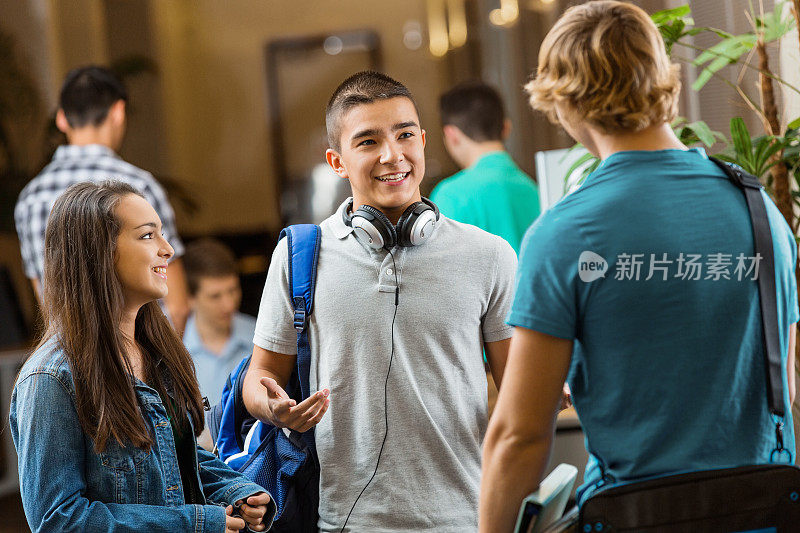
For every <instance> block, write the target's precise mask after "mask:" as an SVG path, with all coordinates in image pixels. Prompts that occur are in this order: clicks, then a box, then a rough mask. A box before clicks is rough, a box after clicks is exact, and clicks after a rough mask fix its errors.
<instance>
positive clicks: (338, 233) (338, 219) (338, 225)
mask: <svg viewBox="0 0 800 533" xmlns="http://www.w3.org/2000/svg"><path fill="white" fill-rule="evenodd" d="M352 201H353V197H352V196H351V197H350V198H348V199H347V200H345V201H344V202H342V205H340V206H339V208H338V209H337V210H336V213H335V214H334V215H333V220H332V221H331V230H332V231H333V235H334V237H336V238H337V239H344V238H345V237H347V236H348V235H350V233H352V232H353V228H351V227H350V226H348V225H347V224H345V223H344V217H343V216H342V215H343V214H344V210H345V209H347V206H348V205H349V204H350V202H352Z"/></svg>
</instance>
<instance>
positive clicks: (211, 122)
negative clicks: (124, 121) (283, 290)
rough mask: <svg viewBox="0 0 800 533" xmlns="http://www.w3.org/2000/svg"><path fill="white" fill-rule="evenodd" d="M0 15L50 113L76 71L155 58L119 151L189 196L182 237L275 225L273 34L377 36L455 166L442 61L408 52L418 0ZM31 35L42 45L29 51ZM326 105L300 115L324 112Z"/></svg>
mask: <svg viewBox="0 0 800 533" xmlns="http://www.w3.org/2000/svg"><path fill="white" fill-rule="evenodd" d="M0 8H2V11H3V14H4V17H3V18H5V15H6V14H8V15H10V16H9V18H8V19H6V21H4V22H2V24H3V26H4V27H5V26H9V27H11V28H15V29H17V30H19V31H16V33H17V40H18V41H20V42H22V41H26V42H25V44H24V47H25V48H26V49H28V50H26V52H28V54H27V55H28V58H29V59H30V63H31V65H32V66H34V67H35V69H36V71H37V72H38V73H39V75H38V76H37V79H38V81H39V83H40V85H41V89H42V95H43V97H44V99H45V101H46V102H45V103H46V104H47V107H48V109H52V108H53V107H54V106H55V101H56V97H57V92H58V88H59V86H60V84H61V81H62V80H63V77H64V75H65V74H66V72H67V71H68V70H69V69H71V68H73V67H75V66H78V65H82V64H86V63H90V62H100V63H105V62H108V61H112V60H115V59H118V58H119V57H121V56H124V55H125V54H130V53H143V54H145V55H148V56H150V57H151V58H152V59H153V60H154V61H155V63H156V65H157V67H158V72H157V73H156V74H155V75H151V74H145V75H144V76H143V77H140V78H138V79H136V78H135V79H133V80H130V81H128V82H127V83H128V86H129V89H130V92H131V97H132V101H131V104H130V113H129V121H130V127H129V135H128V138H127V139H126V142H125V145H124V146H123V148H122V155H123V156H124V157H125V158H126V159H128V160H130V161H131V162H133V163H134V164H137V165H140V166H142V167H144V168H146V169H148V170H151V171H153V172H154V173H155V174H156V175H165V176H169V177H171V178H174V179H176V180H178V181H179V182H180V183H181V184H183V185H184V186H185V187H186V188H188V189H189V190H191V192H192V193H193V195H194V196H195V198H196V200H197V201H198V202H199V204H200V209H199V211H198V212H197V213H196V214H195V215H194V216H191V217H189V216H188V215H187V214H186V213H185V212H183V211H182V210H181V209H180V207H179V206H176V207H178V223H179V228H180V230H181V232H182V233H186V234H201V233H207V232H240V231H252V230H261V229H267V230H273V231H276V230H278V229H279V225H280V219H279V214H278V204H277V198H276V197H275V194H274V176H273V174H274V172H273V161H272V157H273V154H272V145H271V142H272V139H271V134H270V127H269V122H268V120H269V117H268V110H267V80H266V73H265V71H266V67H265V53H264V49H265V45H266V44H267V43H268V42H269V41H270V40H272V39H275V38H283V37H293V36H303V35H314V34H324V33H330V32H338V31H345V30H355V29H370V30H374V31H376V32H377V33H378V34H379V35H380V37H381V45H382V57H383V67H384V70H385V71H386V72H387V73H389V74H390V75H392V76H394V77H396V78H398V79H400V80H401V81H404V82H406V83H407V85H408V86H409V88H410V89H411V91H412V92H413V93H414V94H415V96H416V97H417V99H418V100H419V102H418V103H419V106H420V112H421V115H422V117H421V118H422V122H423V127H426V128H427V129H428V130H429V136H428V146H429V148H428V157H429V159H430V161H429V162H430V166H431V168H432V169H433V170H434V172H436V171H438V172H441V171H442V169H444V170H445V171H448V170H451V169H452V162H451V161H450V160H449V159H448V158H447V156H446V155H445V153H444V150H443V148H442V144H441V139H440V134H439V132H438V127H439V125H438V117H437V109H436V99H437V97H438V94H439V93H440V92H441V90H443V89H444V88H446V86H447V84H448V76H447V74H446V73H445V72H446V69H445V68H440V67H441V66H442V61H443V60H438V59H434V58H433V57H432V56H431V55H430V54H429V53H428V51H427V48H426V47H425V46H423V47H422V48H420V49H419V50H415V51H411V50H408V49H407V48H406V47H405V46H404V45H403V33H402V27H403V24H404V23H405V22H406V21H408V20H412V19H413V20H417V21H419V22H420V23H421V24H422V25H423V27H424V26H425V21H426V2H425V0H411V1H408V2H403V3H394V2H392V3H389V2H373V3H371V4H369V5H368V6H365V5H364V3H363V2H357V1H355V0H335V1H334V0H324V1H323V0H304V1H301V2H298V1H297V0H226V1H225V2H220V1H218V0H191V1H190V0H26V1H23V2H20V1H18V0H14V1H12V0H0ZM126 13H129V14H130V16H126ZM26 35H27V36H30V35H37V36H38V37H36V39H33V40H31V42H30V43H28V42H27V41H28V37H26ZM333 88H334V87H331V90H332V89H333ZM324 104H325V102H307V103H306V105H304V106H303V109H307V110H308V111H307V112H309V113H312V112H313V113H320V116H321V112H322V111H321V110H323V109H324ZM320 157H322V154H320ZM423 189H425V187H424V186H423Z"/></svg>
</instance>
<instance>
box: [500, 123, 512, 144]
mask: <svg viewBox="0 0 800 533" xmlns="http://www.w3.org/2000/svg"><path fill="white" fill-rule="evenodd" d="M511 128H512V125H511V120H509V119H507V118H505V119H503V131H502V133H501V134H500V140H501V141H505V140H507V139H508V136H509V135H511Z"/></svg>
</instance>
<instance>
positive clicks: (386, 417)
mask: <svg viewBox="0 0 800 533" xmlns="http://www.w3.org/2000/svg"><path fill="white" fill-rule="evenodd" d="M387 251H388V252H389V255H390V256H391V257H392V268H393V269H394V285H395V289H394V315H393V316H392V333H391V339H392V351H391V354H390V355H389V369H388V370H387V371H386V380H385V381H384V382H383V418H384V423H385V428H386V429H385V430H384V432H383V442H381V448H380V450H379V451H378V460H377V461H376V462H375V471H374V472H372V476H371V477H370V478H369V481H367V484H366V485H364V488H363V489H361V492H359V493H358V497H356V501H354V502H353V506H352V507H351V508H350V512H349V513H347V518H345V519H344V524H342V529H340V530H339V533H344V528H345V527H346V526H347V521H348V520H350V515H351V514H353V510H354V509H355V508H356V504H357V503H358V500H359V499H361V495H362V494H364V491H365V490H367V487H369V484H370V483H372V480H373V479H375V476H376V475H377V473H378V465H380V464H381V456H382V455H383V448H384V446H385V445H386V437H388V436H389V407H388V402H389V397H388V390H389V374H390V373H391V371H392V361H393V360H394V321H395V319H396V318H397V307H398V306H399V305H400V282H399V281H398V277H397V264H396V263H395V260H394V254H393V253H392V251H391V250H387Z"/></svg>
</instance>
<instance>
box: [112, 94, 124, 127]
mask: <svg viewBox="0 0 800 533" xmlns="http://www.w3.org/2000/svg"><path fill="white" fill-rule="evenodd" d="M108 117H109V118H110V119H111V121H112V122H113V123H114V125H117V124H120V123H124V122H125V100H117V101H116V102H114V103H113V104H111V108H110V109H109V110H108Z"/></svg>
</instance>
